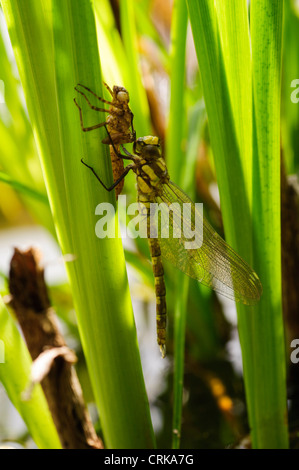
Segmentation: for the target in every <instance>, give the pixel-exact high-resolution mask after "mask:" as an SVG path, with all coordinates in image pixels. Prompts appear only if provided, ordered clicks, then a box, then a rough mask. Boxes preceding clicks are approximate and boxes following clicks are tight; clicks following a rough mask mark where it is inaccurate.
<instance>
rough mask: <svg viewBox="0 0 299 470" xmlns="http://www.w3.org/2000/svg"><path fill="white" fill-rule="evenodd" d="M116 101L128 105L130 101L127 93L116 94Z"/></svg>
mask: <svg viewBox="0 0 299 470" xmlns="http://www.w3.org/2000/svg"><path fill="white" fill-rule="evenodd" d="M117 99H118V101H121V102H122V103H128V102H129V101H130V98H129V93H127V92H125V91H119V92H118V93H117Z"/></svg>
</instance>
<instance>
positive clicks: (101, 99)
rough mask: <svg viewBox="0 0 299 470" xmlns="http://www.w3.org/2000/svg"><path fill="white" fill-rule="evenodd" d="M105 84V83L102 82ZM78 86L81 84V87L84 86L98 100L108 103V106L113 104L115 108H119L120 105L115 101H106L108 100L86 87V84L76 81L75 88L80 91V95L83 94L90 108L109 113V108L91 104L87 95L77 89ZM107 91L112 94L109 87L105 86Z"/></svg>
mask: <svg viewBox="0 0 299 470" xmlns="http://www.w3.org/2000/svg"><path fill="white" fill-rule="evenodd" d="M104 85H105V84H104ZM78 86H81V87H82V88H84V89H85V90H87V91H88V92H89V93H91V94H92V95H93V96H95V97H96V98H97V99H98V100H99V101H101V102H102V103H105V104H109V105H110V106H114V107H115V108H119V107H120V105H118V104H117V103H112V102H111V101H108V100H105V99H104V98H101V97H100V96H98V95H96V94H95V93H94V92H93V91H92V90H91V89H90V88H87V86H85V85H82V84H81V83H78V85H77V86H75V90H76V91H77V92H78V93H80V94H81V95H82V96H84V98H85V100H86V101H87V103H88V105H89V106H90V108H91V109H94V110H95V111H103V112H106V113H109V110H108V109H104V108H98V107H97V106H93V105H92V104H91V102H90V101H89V99H88V98H87V96H86V95H85V93H83V92H82V91H81V90H78V88H77V87H78ZM107 87H108V85H107V86H106V88H107ZM107 89H108V91H109V92H110V93H111V95H112V96H113V94H112V91H111V90H110V88H109V87H108V88H107Z"/></svg>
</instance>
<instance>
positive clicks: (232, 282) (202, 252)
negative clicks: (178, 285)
mask: <svg viewBox="0 0 299 470" xmlns="http://www.w3.org/2000/svg"><path fill="white" fill-rule="evenodd" d="M156 202H157V203H158V204H159V209H160V211H159V212H160V213H161V226H159V228H157V227H158V226H157V227H156V228H155V230H156V231H158V236H159V242H160V246H161V254H162V257H164V258H166V259H167V260H169V261H170V262H171V263H172V264H174V265H175V266H176V267H177V268H179V269H180V270H181V271H183V272H184V273H185V274H187V275H188V276H190V277H192V278H194V279H197V280H198V281H199V282H201V283H202V284H204V285H206V286H208V287H211V288H213V289H214V290H215V291H216V292H219V293H220V294H222V295H224V296H226V297H228V298H230V299H233V300H236V301H238V302H242V303H244V304H247V305H253V304H255V303H256V302H257V301H258V300H259V298H260V296H261V293H262V285H261V283H260V280H259V278H258V276H257V274H256V273H255V272H254V271H253V269H252V268H251V267H250V266H249V265H248V264H247V263H246V262H245V261H244V260H243V259H242V258H241V257H240V256H239V255H238V254H237V253H236V252H235V251H234V250H233V249H232V248H231V247H230V246H229V245H228V244H227V243H226V242H225V241H224V240H223V239H222V238H221V237H220V236H219V235H218V234H217V232H216V231H215V230H214V229H213V228H212V227H211V226H210V224H209V223H208V222H207V220H206V219H205V218H204V217H203V216H202V214H201V212H200V211H199V210H198V209H197V208H196V207H195V205H194V203H193V202H192V201H191V199H190V198H189V197H188V196H187V195H186V194H185V193H184V192H183V191H182V190H181V189H180V188H179V187H178V186H176V185H175V184H174V183H172V182H169V183H167V184H164V185H163V193H162V194H161V195H160V196H158V197H156ZM161 203H163V204H161ZM184 203H189V204H191V206H190V207H191V208H192V210H191V216H190V218H189V220H187V221H186V220H185V219H183V214H184V209H183V204H184ZM170 204H171V207H170ZM170 209H171V210H170ZM183 220H184V221H185V222H186V223H184V225H183V224H182V223H183ZM195 221H196V222H197V223H196V224H195ZM155 223H156V225H157V221H156V222H155ZM152 224H154V223H153V222H152V221H151V225H152ZM188 227H189V228H188ZM201 227H202V230H201ZM168 232H169V233H168ZM180 234H181V236H180ZM168 235H169V236H168ZM194 235H195V240H197V243H198V244H197V246H200V245H201V246H200V247H199V248H191V249H186V242H190V240H192V237H193V238H194Z"/></svg>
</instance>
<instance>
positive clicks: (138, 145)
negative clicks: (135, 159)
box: [134, 135, 162, 159]
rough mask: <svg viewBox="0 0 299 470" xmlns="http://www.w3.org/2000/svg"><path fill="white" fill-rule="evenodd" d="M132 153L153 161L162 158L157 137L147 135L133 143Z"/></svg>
mask: <svg viewBox="0 0 299 470" xmlns="http://www.w3.org/2000/svg"><path fill="white" fill-rule="evenodd" d="M134 153H136V155H141V156H142V157H144V158H145V159H147V158H148V159H155V158H160V157H161V156H162V151H161V145H160V139H159V137H155V136H152V135H147V136H145V137H139V138H138V139H137V140H136V141H135V142H134Z"/></svg>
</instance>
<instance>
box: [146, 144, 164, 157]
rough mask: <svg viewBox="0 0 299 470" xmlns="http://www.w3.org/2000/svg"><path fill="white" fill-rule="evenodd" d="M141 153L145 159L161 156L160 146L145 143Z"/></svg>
mask: <svg viewBox="0 0 299 470" xmlns="http://www.w3.org/2000/svg"><path fill="white" fill-rule="evenodd" d="M143 155H144V158H146V159H150V160H153V159H156V158H160V157H161V147H160V146H159V145H150V144H146V145H145V146H144V148H143Z"/></svg>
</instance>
